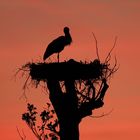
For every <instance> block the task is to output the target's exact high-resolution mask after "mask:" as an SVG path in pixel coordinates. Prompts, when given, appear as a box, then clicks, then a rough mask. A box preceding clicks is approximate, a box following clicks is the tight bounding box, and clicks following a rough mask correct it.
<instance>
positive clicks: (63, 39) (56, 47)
mask: <svg viewBox="0 0 140 140" xmlns="http://www.w3.org/2000/svg"><path fill="white" fill-rule="evenodd" d="M64 34H65V35H64V36H60V37H58V38H56V39H55V40H53V41H52V42H51V43H50V44H49V45H48V47H47V48H46V51H45V53H44V56H43V60H44V61H45V60H46V59H47V58H48V57H49V56H51V55H52V54H54V53H58V62H59V53H60V52H61V51H62V50H63V49H64V47H65V46H67V45H70V44H71V42H72V38H71V35H70V33H69V28H68V27H65V28H64Z"/></svg>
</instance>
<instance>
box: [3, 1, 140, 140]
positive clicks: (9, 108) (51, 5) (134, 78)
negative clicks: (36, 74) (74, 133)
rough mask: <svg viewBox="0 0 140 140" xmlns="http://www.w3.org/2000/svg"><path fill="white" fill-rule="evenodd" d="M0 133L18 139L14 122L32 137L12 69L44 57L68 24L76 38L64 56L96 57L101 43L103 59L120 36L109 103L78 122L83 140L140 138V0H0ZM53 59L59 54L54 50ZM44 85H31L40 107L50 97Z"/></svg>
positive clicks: (31, 96) (19, 84) (32, 97)
mask: <svg viewBox="0 0 140 140" xmlns="http://www.w3.org/2000/svg"><path fill="white" fill-rule="evenodd" d="M0 9H1V10H0V11H1V12H0V60H1V61H0V66H1V69H0V79H1V80H0V110H1V115H0V139H3V140H18V139H19V137H18V134H17V131H16V126H17V127H18V128H19V129H20V130H21V129H24V132H25V134H26V135H27V136H28V138H29V139H30V137H32V136H30V135H31V133H29V132H28V128H27V127H26V125H25V124H24V122H22V121H21V114H22V113H23V112H24V111H25V109H26V103H25V100H24V99H21V100H19V97H20V95H21V94H22V92H23V91H22V86H23V84H24V80H23V79H22V78H20V77H17V79H16V81H15V80H14V78H13V75H14V73H15V71H16V69H17V68H19V67H20V66H21V65H23V64H25V63H26V62H29V61H32V60H34V61H36V60H41V58H42V54H43V52H44V50H45V48H46V46H47V44H48V43H49V42H50V41H51V40H52V39H54V38H55V37H57V36H58V35H61V34H62V33H63V32H62V29H63V27H64V26H69V27H70V29H71V34H72V37H73V43H72V45H71V46H70V47H67V48H65V50H64V51H63V52H62V53H61V56H60V59H61V61H62V60H64V59H67V60H68V59H69V58H74V59H77V60H87V61H89V60H93V59H94V58H95V57H96V55H95V43H94V40H93V37H92V32H94V33H95V34H96V37H97V39H98V43H99V51H100V57H101V60H102V61H103V60H104V58H105V56H106V54H107V52H108V51H109V49H110V48H111V47H112V44H113V40H114V37H115V36H116V35H117V36H118V38H119V39H118V42H117V46H116V48H115V50H114V52H113V54H112V56H115V55H116V56H117V59H118V63H119V64H120V69H119V71H118V72H117V73H116V74H115V75H114V77H113V78H112V79H111V82H110V88H109V90H108V92H107V95H106V97H105V106H104V107H103V108H102V109H100V110H98V111H97V112H96V113H95V115H98V114H101V113H103V112H109V111H110V110H111V109H112V108H113V112H112V113H111V114H110V115H109V116H106V117H103V118H99V119H93V118H90V117H87V118H86V119H84V120H83V121H82V123H81V125H80V140H86V139H87V140H93V139H96V140H112V139H113V140H118V139H119V140H125V139H127V140H132V139H135V140H138V139H139V138H140V133H139V130H140V111H139V106H140V95H139V94H140V85H139V84H140V82H139V78H140V73H139V72H140V63H139V60H140V48H139V47H140V38H139V37H140V1H139V0H123V1H122V0H61V2H60V0H53V1H52V0H12V1H11V0H1V1H0ZM54 59H56V58H55V56H54ZM40 90H41V89H35V90H34V89H33V88H31V89H30V90H29V91H27V95H28V100H29V102H33V103H35V104H37V105H38V106H39V105H40V107H43V105H45V100H46V98H47V96H46V95H44V94H43V93H42V92H40ZM28 138H27V139H28Z"/></svg>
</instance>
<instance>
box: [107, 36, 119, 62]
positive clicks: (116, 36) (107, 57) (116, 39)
mask: <svg viewBox="0 0 140 140" xmlns="http://www.w3.org/2000/svg"><path fill="white" fill-rule="evenodd" d="M117 39H118V37H117V36H116V37H115V41H114V44H113V47H112V48H111V50H110V51H109V53H108V55H107V57H106V58H105V63H106V61H107V59H108V57H109V56H110V54H111V52H112V51H113V49H114V48H115V46H116V43H117Z"/></svg>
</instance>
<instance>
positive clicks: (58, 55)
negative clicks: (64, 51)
mask: <svg viewBox="0 0 140 140" xmlns="http://www.w3.org/2000/svg"><path fill="white" fill-rule="evenodd" d="M57 59H58V63H59V53H58V55H57Z"/></svg>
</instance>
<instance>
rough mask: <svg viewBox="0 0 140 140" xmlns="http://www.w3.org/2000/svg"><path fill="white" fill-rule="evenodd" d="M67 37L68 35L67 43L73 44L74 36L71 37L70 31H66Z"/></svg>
mask: <svg viewBox="0 0 140 140" xmlns="http://www.w3.org/2000/svg"><path fill="white" fill-rule="evenodd" d="M65 37H66V41H67V43H68V44H71V42H72V38H71V35H70V33H69V32H66V33H65Z"/></svg>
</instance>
